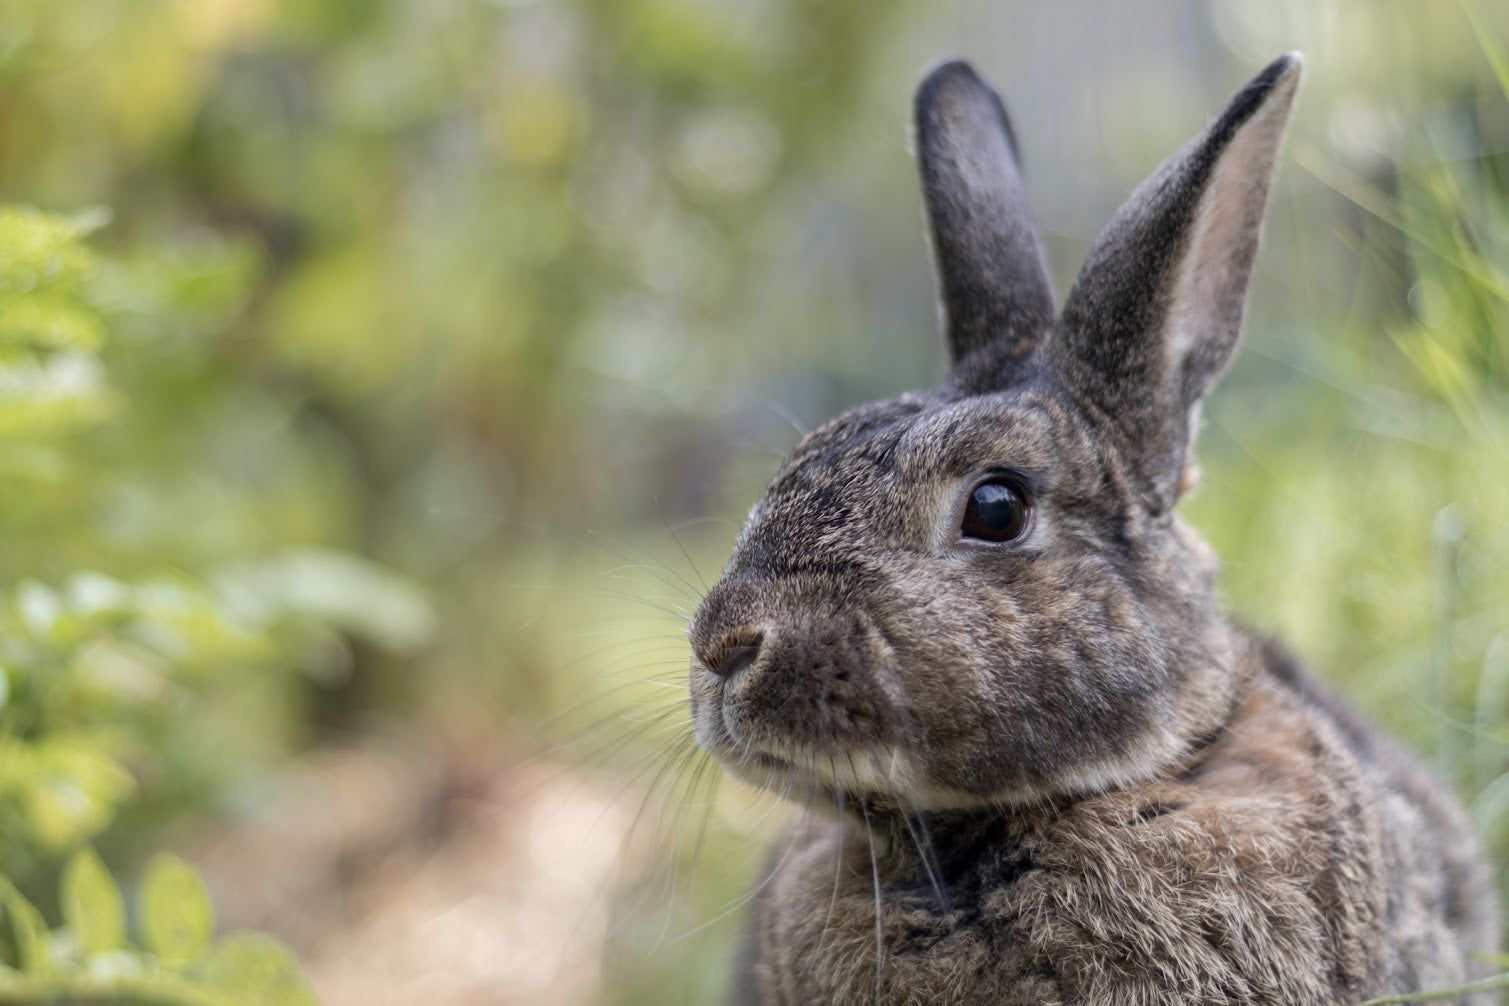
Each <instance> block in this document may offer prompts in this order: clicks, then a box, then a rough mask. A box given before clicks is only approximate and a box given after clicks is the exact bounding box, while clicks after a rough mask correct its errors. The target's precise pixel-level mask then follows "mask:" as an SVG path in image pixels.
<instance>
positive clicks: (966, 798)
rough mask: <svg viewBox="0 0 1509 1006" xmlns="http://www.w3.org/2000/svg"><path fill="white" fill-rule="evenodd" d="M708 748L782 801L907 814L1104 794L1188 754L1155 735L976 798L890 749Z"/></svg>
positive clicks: (1179, 741) (1163, 734)
mask: <svg viewBox="0 0 1509 1006" xmlns="http://www.w3.org/2000/svg"><path fill="white" fill-rule="evenodd" d="M703 746H704V749H705V750H707V751H708V753H709V754H711V755H712V757H713V759H714V760H715V761H717V762H718V764H719V765H721V766H722V767H723V769H724V770H725V771H727V772H728V773H730V774H731V775H733V776H735V777H737V778H739V779H740V780H742V781H744V782H747V783H749V784H751V785H753V786H757V787H759V788H761V789H764V790H768V791H769V792H772V793H775V794H776V795H778V796H780V797H782V798H783V799H789V800H798V801H802V802H809V803H813V804H814V805H816V806H823V805H824V804H826V803H832V804H835V805H838V806H843V805H845V804H851V803H853V802H855V801H857V802H859V803H860V804H861V805H862V807H863V808H866V809H868V810H875V811H884V810H892V809H894V810H900V811H902V812H904V813H938V812H951V811H974V810H984V809H1002V808H1007V807H1014V806H1028V805H1033V804H1041V803H1043V802H1044V801H1047V800H1053V799H1060V798H1064V797H1071V796H1088V795H1091V794H1095V793H1103V792H1106V791H1108V790H1114V789H1119V788H1122V787H1125V786H1130V785H1134V784H1137V783H1141V782H1146V781H1147V780H1149V779H1151V778H1154V777H1156V776H1157V775H1159V774H1160V772H1163V771H1165V770H1166V769H1167V767H1168V766H1169V765H1171V764H1173V763H1176V762H1177V761H1178V760H1179V757H1180V755H1181V754H1183V753H1184V752H1185V751H1186V750H1187V748H1188V744H1187V743H1186V741H1185V740H1184V739H1183V738H1181V737H1180V736H1179V735H1178V734H1177V733H1176V732H1175V731H1172V730H1151V731H1149V732H1148V733H1147V734H1145V735H1144V736H1143V737H1142V738H1141V741H1140V743H1139V744H1138V745H1137V746H1136V749H1135V750H1131V751H1127V752H1125V753H1122V754H1120V755H1116V756H1112V757H1107V758H1102V759H1099V760H1096V761H1091V762H1085V763H1082V764H1075V763H1073V762H1066V763H1065V764H1064V765H1063V766H1062V767H1061V768H1060V769H1058V770H1057V771H1055V772H1054V773H1053V774H1052V776H1051V777H1049V778H1047V779H1044V780H1041V781H1040V782H1036V783H1026V782H1020V781H1019V782H1015V783H1013V784H1011V785H1008V786H1004V787H1001V788H999V789H992V790H989V791H985V792H976V791H971V790H964V789H960V788H958V787H955V786H951V785H949V784H948V783H947V782H946V781H941V780H939V779H937V778H934V777H933V776H932V774H931V773H929V772H928V770H927V769H926V767H925V766H922V765H919V764H918V762H917V761H916V760H915V759H913V758H912V757H910V756H909V755H908V754H907V753H906V752H905V751H902V750H900V749H899V748H895V747H890V746H886V747H879V748H873V747H871V748H853V747H849V748H841V749H835V750H832V751H821V750H817V749H814V748H809V747H804V746H797V745H772V746H770V747H768V748H767V747H763V746H762V747H761V748H759V749H755V748H750V747H744V746H739V745H736V744H733V743H721V744H720V743H716V742H715V743H711V744H709V743H707V742H706V740H705V739H704V742H703Z"/></svg>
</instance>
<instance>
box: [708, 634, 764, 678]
mask: <svg viewBox="0 0 1509 1006" xmlns="http://www.w3.org/2000/svg"><path fill="white" fill-rule="evenodd" d="M764 642H765V635H764V633H759V632H757V633H754V634H752V635H751V634H750V633H747V632H740V633H734V634H733V635H731V636H729V637H728V638H727V639H725V640H723V643H722V645H721V646H719V647H718V652H717V653H716V654H715V655H714V657H713V659H712V660H708V661H704V663H705V665H706V667H707V669H708V670H710V671H712V672H713V673H714V674H716V675H718V677H720V678H732V677H733V676H734V675H735V674H738V673H739V672H740V671H742V670H744V669H745V668H746V667H748V666H750V665H751V664H753V663H754V662H755V661H756V660H757V659H759V656H760V646H761V644H763V643H764Z"/></svg>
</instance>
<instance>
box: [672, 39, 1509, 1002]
mask: <svg viewBox="0 0 1509 1006" xmlns="http://www.w3.org/2000/svg"><path fill="white" fill-rule="evenodd" d="M1298 76H1299V63H1298V60H1297V59H1296V58H1295V57H1292V56H1291V57H1283V58H1282V59H1280V60H1278V61H1277V62H1275V63H1274V64H1273V65H1272V66H1270V67H1269V68H1268V69H1266V70H1264V71H1263V73H1262V74H1260V75H1259V76H1258V77H1257V78H1256V79H1255V80H1254V81H1253V82H1252V83H1251V84H1249V85H1248V86H1247V87H1246V88H1244V89H1243V90H1242V91H1241V92H1240V93H1239V94H1238V95H1237V96H1236V98H1234V99H1233V101H1232V102H1231V104H1230V106H1229V107H1228V108H1227V110H1226V111H1225V112H1224V113H1223V114H1222V115H1221V116H1220V117H1219V118H1217V119H1216V120H1215V122H1214V123H1213V124H1212V125H1211V126H1210V127H1209V128H1208V129H1207V130H1206V131H1205V132H1203V133H1202V134H1201V135H1200V136H1199V137H1197V138H1196V139H1195V141H1194V142H1193V143H1192V144H1191V145H1190V146H1188V147H1186V148H1185V150H1184V151H1183V152H1182V153H1180V154H1179V155H1178V156H1176V157H1175V158H1174V159H1173V160H1171V161H1170V162H1169V163H1168V164H1166V165H1165V166H1164V167H1163V168H1162V169H1160V170H1159V171H1158V172H1157V173H1156V174H1155V175H1154V176H1153V178H1152V180H1151V181H1149V182H1148V183H1147V184H1146V185H1144V186H1143V187H1142V188H1141V189H1139V190H1138V192H1137V193H1136V194H1135V195H1134V196H1133V197H1132V198H1131V200H1130V201H1129V202H1128V204H1127V206H1126V207H1124V208H1123V209H1122V211H1121V212H1119V213H1118V214H1117V215H1116V217H1115V219H1114V220H1113V221H1112V223H1111V225H1110V226H1109V227H1108V228H1107V230H1106V233H1105V234H1104V235H1103V236H1102V238H1101V239H1100V241H1099V242H1097V245H1096V247H1095V250H1094V251H1093V252H1092V253H1091V256H1090V260H1089V262H1088V263H1087V265H1086V267H1085V269H1084V272H1083V273H1082V274H1081V277H1080V279H1079V281H1078V282H1077V283H1076V284H1075V287H1074V290H1073V292H1072V293H1071V294H1070V297H1069V301H1068V304H1067V306H1066V307H1065V311H1064V315H1063V318H1062V319H1061V320H1055V319H1054V318H1053V317H1052V316H1051V313H1050V314H1048V315H1046V316H1045V315H1044V313H1043V312H1044V304H1047V305H1049V308H1048V310H1049V311H1050V312H1051V303H1052V299H1051V297H1052V295H1051V291H1050V290H1049V288H1048V286H1047V279H1046V270H1044V269H1043V267H1042V253H1041V246H1040V244H1039V243H1038V241H1037V238H1036V236H1035V231H1034V230H1033V229H1032V226H1031V218H1030V215H1029V213H1028V211H1027V209H1026V207H1025V203H1024V197H1023V194H1022V192H1021V187H1020V181H1019V179H1018V177H1017V175H1016V171H1015V167H1014V159H1013V155H1012V141H1011V139H1010V133H1009V127H1008V126H1007V124H1006V119H1005V113H1004V112H1003V111H1001V110H1000V105H999V102H998V100H997V99H996V98H995V96H994V95H993V94H992V93H991V92H990V91H989V89H988V88H986V87H985V85H984V84H982V83H980V81H979V79H978V77H976V76H975V75H974V74H973V72H972V71H970V70H968V68H966V67H963V66H962V65H961V64H948V65H946V66H944V67H941V68H940V69H939V70H937V71H935V72H934V74H933V75H932V76H931V77H930V78H929V79H928V80H927V81H925V82H924V83H923V85H922V87H921V89H920V91H919V95H918V103H917V121H918V149H919V159H920V160H921V162H922V173H923V188H924V194H925V198H926V200H927V203H928V208H929V215H930V221H931V224H932V227H933V230H934V247H935V251H936V257H937V265H938V268H939V273H940V284H939V285H940V289H941V292H942V299H943V303H944V314H945V321H946V325H947V328H948V338H949V342H950V346H951V350H952V352H953V355H954V359H955V367H954V372H953V373H952V374H951V376H950V378H949V379H948V380H947V381H946V382H945V383H944V384H942V385H940V386H939V387H936V388H932V389H929V390H926V391H921V392H915V393H910V394H906V395H902V396H900V397H899V398H896V399H892V400H890V401H886V402H879V403H873V404H870V405H865V406H862V407H860V408H858V409H855V410H853V411H851V412H849V413H846V414H845V415H843V416H840V417H839V418H838V419H836V420H833V421H832V422H830V423H828V424H827V425H825V426H823V427H821V428H820V429H818V430H816V431H814V432H813V433H811V434H810V435H809V436H807V437H806V438H805V439H804V440H803V441H802V443H801V444H799V445H798V447H797V448H796V450H795V451H794V452H793V454H792V456H791V457H790V458H789V459H788V460H787V462H786V464H785V465H784V466H783V468H782V470H781V471H780V473H779V474H778V475H777V476H776V478H775V480H774V482H773V483H772V484H771V486H770V488H769V489H768V490H767V492H766V494H765V496H764V497H763V498H762V499H761V500H760V502H759V503H758V504H756V506H755V508H754V510H753V511H752V512H751V514H750V517H749V520H748V522H747V524H746V525H745V527H744V530H743V532H742V533H741V535H740V538H739V541H738V543H737V545H736V546H735V549H734V554H733V556H732V558H731V559H730V560H729V564H728V567H727V569H726V570H725V572H724V575H723V577H722V579H721V580H720V581H719V582H718V584H717V585H715V586H714V588H713V589H712V590H711V591H710V592H709V594H708V596H707V598H706V599H705V601H704V602H703V604H702V606H701V607H700V609H699V610H698V612H697V615H696V617H695V618H694V620H693V623H692V627H691V633H690V634H691V643H692V650H693V655H694V659H693V666H692V671H691V699H692V714H693V721H694V725H695V729H696V733H697V737H698V740H699V742H700V743H701V744H702V746H703V747H704V748H705V749H706V750H707V751H708V752H709V753H710V754H712V756H713V757H714V758H715V759H716V760H718V761H719V762H720V763H721V764H722V765H723V766H724V767H725V768H726V769H727V770H728V771H730V772H732V773H733V774H735V775H737V776H739V777H741V778H743V779H746V780H748V781H751V782H753V783H755V784H756V785H760V786H764V787H767V788H769V789H771V790H773V791H775V792H778V793H780V794H782V795H785V796H788V797H790V798H792V799H794V800H798V801H802V802H805V803H806V804H808V806H809V808H810V812H809V813H808V814H805V815H804V816H803V817H802V819H801V822H800V823H799V824H797V825H796V826H795V828H794V829H793V831H792V832H791V834H790V835H789V836H788V838H787V839H786V841H785V842H783V843H782V844H781V845H780V847H779V848H778V849H777V850H775V852H774V854H773V856H772V861H771V863H772V866H771V869H772V875H771V879H770V881H769V883H768V884H767V885H765V886H764V888H763V889H762V890H761V892H760V895H759V897H758V899H757V902H756V909H755V912H754V917H753V919H752V922H751V928H750V930H749V933H748V936H747V940H746V946H745V951H744V953H743V954H742V955H741V959H742V961H743V964H742V965H741V969H740V974H739V976H738V979H737V981H736V993H735V994H736V999H737V1001H739V1002H742V1003H752V1004H777V1003H779V1004H798V1003H868V1002H880V1003H895V1004H924V1003H926V1004H972V1003H979V1004H986V1003H990V1004H1013V1003H1022V1004H1026V1003H1034V1004H1036V1003H1065V1004H1067V1003H1084V1004H1089V1003H1128V1004H1149V1006H1151V1004H1155V1003H1173V1002H1188V1003H1197V1002H1198V1003H1286V1004H1289V1003H1293V1004H1306V1003H1316V1004H1319V1003H1328V1004H1343V1003H1353V1002H1358V1001H1360V1000H1362V999H1364V998H1367V997H1369V996H1375V995H1382V994H1386V993H1395V992H1404V991H1413V990H1419V989H1427V988H1432V987H1441V986H1443V985H1449V984H1452V983H1456V982H1460V981H1462V980H1464V979H1465V978H1467V977H1469V976H1470V975H1471V974H1472V973H1473V967H1474V966H1473V965H1472V964H1470V963H1469V960H1468V957H1467V954H1468V952H1469V951H1471V950H1482V951H1491V950H1492V949H1493V948H1494V947H1495V945H1496V929H1495V927H1496V920H1497V912H1496V908H1495V906H1494V903H1493V898H1492V895H1491V890H1492V885H1491V883H1490V882H1489V880H1488V876H1487V872H1486V870H1485V868H1484V866H1483V864H1482V862H1481V860H1480V858H1479V856H1478V853H1477V850H1476V846H1475V844H1474V842H1473V839H1472V837H1471V834H1470V832H1469V829H1468V828H1467V825H1466V823H1465V821H1464V818H1463V815H1462V813H1461V812H1460V810H1459V809H1458V808H1457V806H1456V805H1455V803H1454V802H1453V801H1452V800H1451V798H1450V797H1449V796H1447V795H1446V794H1445V793H1444V791H1443V790H1442V789H1441V788H1440V787H1439V786H1438V785H1437V784H1436V783H1434V782H1433V781H1431V780H1430V779H1429V778H1428V777H1427V776H1425V775H1424V774H1423V773H1422V772H1421V770H1420V769H1419V768H1418V767H1417V766H1416V765H1415V764H1414V762H1413V761H1412V760H1411V759H1410V758H1409V757H1408V756H1406V755H1405V754H1403V753H1402V752H1401V751H1399V750H1398V749H1396V748H1395V747H1394V746H1392V745H1391V744H1390V743H1389V742H1387V741H1386V740H1384V739H1383V738H1381V737H1380V736H1378V735H1377V734H1376V733H1374V731H1373V730H1372V728H1370V727H1369V726H1367V725H1366V724H1365V723H1363V722H1362V721H1361V719H1360V718H1358V717H1357V716H1356V715H1355V714H1353V713H1351V712H1350V711H1348V710H1347V709H1346V708H1345V707H1344V706H1343V705H1341V704H1340V703H1339V702H1338V701H1337V700H1335V699H1334V698H1331V697H1330V696H1328V695H1327V694H1326V693H1324V691H1323V690H1322V689H1320V688H1319V686H1317V685H1316V684H1315V683H1314V682H1313V681H1311V680H1310V679H1309V678H1308V677H1307V676H1306V675H1305V674H1304V673H1303V672H1302V671H1301V670H1300V669H1299V668H1298V667H1297V666H1296V665H1295V664H1294V663H1293V662H1292V661H1291V660H1290V659H1289V658H1288V657H1287V656H1286V655H1285V654H1284V653H1283V652H1282V650H1280V649H1279V648H1278V647H1277V646H1275V645H1273V644H1269V643H1265V642H1263V641H1261V640H1258V639H1256V638H1254V637H1253V636H1252V635H1250V634H1249V633H1247V632H1244V631H1243V630H1241V629H1239V628H1237V627H1235V626H1234V625H1232V624H1231V623H1230V622H1228V621H1227V620H1225V619H1224V618H1222V617H1221V615H1220V613H1219V612H1218V611H1217V608H1216V605H1215V601H1214V596H1213V587H1214V580H1215V575H1216V570H1217V566H1216V562H1215V559H1214V556H1212V555H1211V554H1210V552H1209V550H1208V549H1207V548H1206V546H1205V545H1204V544H1203V543H1202V542H1200V540H1199V539H1198V538H1197V537H1196V536H1195V535H1194V534H1193V532H1191V531H1190V530H1189V529H1188V528H1187V527H1185V525H1184V524H1183V523H1182V522H1181V521H1180V520H1179V519H1178V517H1177V516H1175V515H1174V514H1173V513H1172V512H1171V507H1172V506H1173V504H1174V502H1175V501H1176V500H1177V496H1178V493H1179V491H1180V488H1179V487H1180V485H1181V478H1180V474H1181V470H1182V468H1183V466H1184V464H1185V460H1186V459H1185V451H1186V447H1187V444H1188V442H1189V437H1190V433H1191V429H1192V418H1191V413H1192V411H1193V410H1194V408H1195V407H1196V406H1197V404H1198V401H1199V397H1200V396H1201V395H1202V394H1204V392H1205V391H1206V390H1208V388H1209V386H1210V384H1211V383H1212V382H1213V381H1214V380H1215V379H1216V377H1217V376H1218V375H1219V373H1220V371H1221V370H1222V369H1223V368H1224V367H1225V365H1226V363H1227V361H1228V359H1229V357H1230V355H1231V353H1232V351H1233V349H1234V347H1235V344H1236V339H1237V334H1238V331H1239V328H1240V323H1241V313H1242V302H1243V299H1244V297H1245V294H1246V287H1247V281H1248V278H1249V276H1250V273H1251V269H1252V263H1253V258H1254V255H1255V253H1256V248H1257V243H1258V236H1259V229H1260V224H1261V218H1262V212H1263V207H1264V204H1265V203H1266V200H1267V193H1268V188H1269V182H1270V179H1271V176H1272V171H1273V164H1274V160H1275V157H1276V152H1277V150H1278V147H1279V143H1280V140H1281V135H1282V130H1283V125H1284V121H1285V119H1286V118H1287V114H1288V110H1289V106H1290V103H1291V101H1292V98H1293V94H1294V90H1295V87H1296V86H1297V82H1298ZM990 178H994V179H995V182H994V185H995V188H994V189H992V188H991V185H990V183H989V181H988V180H989V179H990ZM1024 227H1025V228H1027V230H1025V231H1024V230H1023V228H1024ZM992 283H994V284H996V285H995V286H992V285H991V284H992ZM1044 298H1046V300H1045V299H1044ZM987 477H995V478H1003V479H1005V480H1007V481H1008V482H1010V483H1011V484H1012V485H1013V486H1014V487H1015V488H1016V489H1017V490H1018V491H1019V492H1020V493H1021V494H1023V495H1025V496H1026V497H1027V498H1028V499H1029V500H1030V503H1031V507H1032V520H1031V523H1030V526H1029V529H1028V530H1027V531H1026V532H1025V533H1024V534H1023V535H1022V536H1021V537H1020V538H1019V539H1017V540H1015V541H1012V542H1007V543H999V544H997V543H987V542H983V541H978V540H973V539H966V538H961V535H960V522H961V516H962V514H963V511H964V507H965V504H966V501H967V500H968V498H969V494H970V492H971V491H972V490H973V488H974V487H975V486H976V485H978V484H979V482H980V481H981V480H982V479H984V478H987Z"/></svg>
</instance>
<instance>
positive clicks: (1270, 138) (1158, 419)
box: [1056, 53, 1301, 510]
mask: <svg viewBox="0 0 1509 1006" xmlns="http://www.w3.org/2000/svg"><path fill="white" fill-rule="evenodd" d="M1300 70H1301V62H1300V58H1299V56H1298V54H1296V53H1290V54H1288V55H1285V56H1281V57H1279V58H1278V59H1277V60H1275V61H1274V62H1273V63H1271V64H1270V65H1269V66H1268V67H1267V68H1266V69H1264V70H1263V72H1262V73H1260V74H1258V75H1257V76H1256V77H1255V78H1253V80H1252V81H1251V82H1249V83H1248V84H1247V85H1246V86H1245V87H1243V88H1242V89H1241V90H1240V91H1238V92H1237V93H1236V95H1235V96H1234V97H1233V98H1232V99H1231V101H1230V103H1229V104H1228V105H1227V106H1226V109H1225V111H1223V112H1222V113H1221V115H1220V116H1218V117H1217V118H1216V119H1215V121H1214V122H1212V123H1211V124H1210V125H1209V126H1208V127H1207V128H1206V129H1205V130H1204V131H1203V132H1201V133H1200V134H1199V135H1198V136H1196V137H1195V138H1194V139H1193V140H1192V141H1191V142H1190V143H1189V144H1188V145H1187V146H1186V147H1185V148H1184V149H1183V150H1182V151H1180V152H1179V153H1178V154H1177V155H1175V156H1174V157H1173V158H1172V159H1170V160H1169V161H1168V162H1166V163H1165V164H1164V165H1163V166H1162V167H1161V168H1159V169H1158V171H1156V172H1155V173H1154V174H1153V176H1152V177H1151V178H1149V179H1148V180H1147V181H1146V182H1144V183H1143V184H1142V185H1141V186H1140V187H1139V188H1138V189H1137V191H1136V192H1134V193H1133V194H1132V196H1131V197H1130V198H1129V199H1128V200H1127V202H1126V203H1125V205H1123V206H1122V207H1121V209H1120V210H1119V211H1117V213H1116V215H1115V216H1114V217H1112V219H1111V222H1110V223H1109V224H1108V225H1107V226H1106V229H1105V230H1104V231H1103V232H1102V233H1101V235H1100V237H1099V238H1098V239H1097V240H1096V242H1095V245H1094V247H1093V249H1092V250H1091V252H1090V256H1089V258H1088V259H1087V260H1086V263H1085V266H1084V268H1083V269H1082V270H1081V272H1080V275H1079V279H1078V280H1076V282H1075V284H1074V287H1073V289H1072V290H1071V291H1070V293H1069V298H1068V300H1067V302H1066V303H1065V305H1064V312H1063V318H1062V323H1061V337H1060V339H1059V342H1058V344H1057V347H1056V348H1057V350H1058V355H1059V359H1058V363H1059V367H1060V369H1061V370H1063V371H1064V372H1065V374H1066V375H1067V376H1068V380H1069V384H1070V386H1071V387H1072V388H1073V389H1074V390H1075V391H1076V392H1077V393H1078V394H1079V396H1080V397H1081V398H1082V399H1084V400H1085V401H1086V402H1087V404H1089V405H1091V406H1092V407H1094V408H1095V409H1096V410H1097V411H1099V412H1100V413H1102V414H1104V416H1105V417H1106V418H1107V419H1108V420H1109V423H1108V425H1109V426H1110V427H1111V428H1112V429H1113V430H1114V433H1115V435H1117V436H1119V437H1120V439H1121V444H1120V446H1121V447H1122V449H1123V450H1124V451H1125V452H1126V453H1127V456H1128V457H1129V458H1130V459H1131V460H1132V463H1133V466H1134V468H1135V469H1136V474H1137V476H1138V477H1139V480H1140V482H1141V483H1142V484H1141V489H1142V491H1143V492H1144V493H1145V495H1146V498H1147V500H1148V503H1149V505H1150V506H1152V507H1153V508H1154V509H1155V510H1164V509H1167V508H1169V507H1171V506H1173V504H1174V503H1175V502H1176V501H1177V500H1178V498H1179V496H1180V482H1181V473H1182V472H1183V470H1184V465H1185V459H1186V458H1185V456H1186V454H1187V452H1188V447H1189V444H1190V442H1191V439H1192V437H1193V433H1194V429H1193V427H1194V412H1195V410H1196V406H1197V405H1198V403H1199V401H1200V399H1201V397H1202V396H1203V395H1204V394H1205V393H1206V392H1207V391H1209V390H1210V387H1211V385H1212V384H1213V383H1214V382H1215V380H1216V379H1217V378H1218V377H1219V376H1220V375H1221V373H1222V372H1223V371H1224V370H1225V368H1226V365H1227V363H1228V362H1229V361H1230V359H1231V356H1232V353H1233V352H1234V351H1235V349H1236V344H1237V339H1238V336H1239V335H1240V333H1241V327H1242V314H1243V309H1244V305H1245V303H1246V299H1247V288H1248V284H1249V281H1250V280H1251V277H1252V267H1253V262H1254V261H1255V259H1256V257H1257V250H1258V244H1259V240H1260V237H1261V233H1262V223H1263V215H1264V211H1265V209H1266V207H1267V203H1268V193H1269V190H1270V188H1271V187H1272V181H1273V175H1274V169H1275V164H1276V162H1277V157H1278V151H1279V148H1280V146H1281V144H1282V141H1283V135H1284V128H1285V126H1286V124H1287V123H1288V120H1289V113H1290V110H1291V108H1292V107H1293V103H1294V95H1295V91H1296V89H1297V88H1298V85H1299V79H1300Z"/></svg>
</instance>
